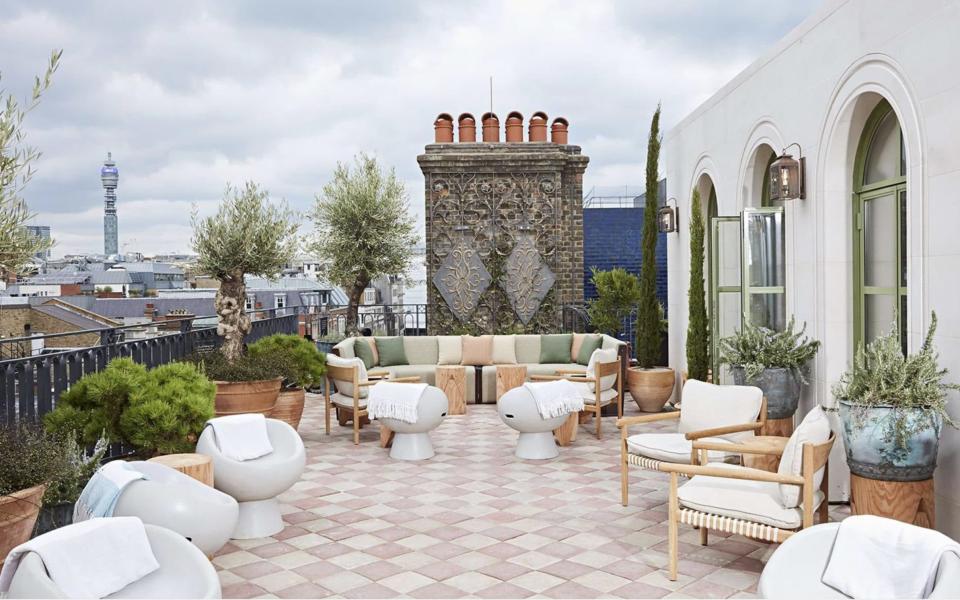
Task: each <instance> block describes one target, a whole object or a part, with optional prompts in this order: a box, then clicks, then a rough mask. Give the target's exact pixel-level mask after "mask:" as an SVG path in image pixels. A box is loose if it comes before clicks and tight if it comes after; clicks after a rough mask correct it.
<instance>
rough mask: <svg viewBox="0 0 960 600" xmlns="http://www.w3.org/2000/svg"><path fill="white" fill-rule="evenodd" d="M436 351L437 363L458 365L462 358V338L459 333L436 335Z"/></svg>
mask: <svg viewBox="0 0 960 600" xmlns="http://www.w3.org/2000/svg"><path fill="white" fill-rule="evenodd" d="M437 352H438V356H437V364H438V365H459V364H460V361H461V360H462V359H463V340H461V338H460V336H459V335H438V336H437Z"/></svg>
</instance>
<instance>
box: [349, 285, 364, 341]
mask: <svg viewBox="0 0 960 600" xmlns="http://www.w3.org/2000/svg"><path fill="white" fill-rule="evenodd" d="M365 289H366V286H363V287H360V285H358V284H354V286H353V287H351V288H350V291H349V292H348V293H347V335H359V334H360V328H359V327H358V326H357V320H358V315H357V313H358V312H359V306H360V299H361V298H363V291H364V290H365Z"/></svg>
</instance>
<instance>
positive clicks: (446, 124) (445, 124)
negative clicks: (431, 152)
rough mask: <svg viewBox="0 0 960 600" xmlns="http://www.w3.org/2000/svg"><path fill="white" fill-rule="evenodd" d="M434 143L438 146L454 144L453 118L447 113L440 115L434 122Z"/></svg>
mask: <svg viewBox="0 0 960 600" xmlns="http://www.w3.org/2000/svg"><path fill="white" fill-rule="evenodd" d="M433 141H434V142H435V143H437V144H450V143H452V142H453V117H451V116H450V115H448V114H447V113H440V114H439V115H437V120H436V121H434V122H433Z"/></svg>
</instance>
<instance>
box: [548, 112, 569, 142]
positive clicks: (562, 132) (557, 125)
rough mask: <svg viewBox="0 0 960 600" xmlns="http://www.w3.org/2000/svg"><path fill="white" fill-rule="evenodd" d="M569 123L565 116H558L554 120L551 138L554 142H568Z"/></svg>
mask: <svg viewBox="0 0 960 600" xmlns="http://www.w3.org/2000/svg"><path fill="white" fill-rule="evenodd" d="M568 127H569V123H567V120H566V119H564V118H563V117H557V118H556V119H554V120H553V125H552V126H551V127H550V139H551V141H552V142H553V143H554V144H566V143H567V133H568V131H567V128H568Z"/></svg>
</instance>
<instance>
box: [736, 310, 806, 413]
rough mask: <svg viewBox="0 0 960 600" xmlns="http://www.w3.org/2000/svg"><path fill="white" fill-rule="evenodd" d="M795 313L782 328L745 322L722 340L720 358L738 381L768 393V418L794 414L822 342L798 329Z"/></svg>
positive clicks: (804, 328) (765, 393)
mask: <svg viewBox="0 0 960 600" xmlns="http://www.w3.org/2000/svg"><path fill="white" fill-rule="evenodd" d="M795 329H796V322H795V320H794V319H793V317H791V318H790V322H789V323H788V324H787V327H786V329H784V330H783V331H774V330H772V329H767V328H766V327H759V326H756V325H751V324H750V323H745V324H744V326H743V328H742V329H740V330H739V331H737V332H736V333H735V334H734V335H732V336H730V337H726V338H723V339H721V340H720V360H721V362H723V363H724V364H728V365H730V368H731V371H732V372H733V380H734V383H736V384H737V385H753V386H756V387H758V388H760V389H761V390H763V394H764V395H765V396H766V397H767V418H768V419H788V418H791V417H793V414H794V413H795V412H796V411H797V405H798V404H799V402H800V392H801V391H802V389H803V386H804V385H806V383H807V378H806V373H807V367H808V364H809V362H810V359H811V358H813V357H814V355H815V354H816V353H817V350H819V348H820V342H818V341H816V340H811V339H809V338H807V337H805V336H804V333H805V332H806V329H807V326H806V324H804V326H803V328H802V329H801V330H800V331H795Z"/></svg>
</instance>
